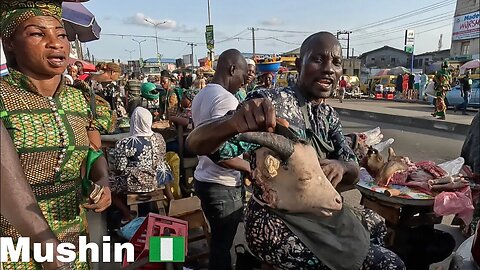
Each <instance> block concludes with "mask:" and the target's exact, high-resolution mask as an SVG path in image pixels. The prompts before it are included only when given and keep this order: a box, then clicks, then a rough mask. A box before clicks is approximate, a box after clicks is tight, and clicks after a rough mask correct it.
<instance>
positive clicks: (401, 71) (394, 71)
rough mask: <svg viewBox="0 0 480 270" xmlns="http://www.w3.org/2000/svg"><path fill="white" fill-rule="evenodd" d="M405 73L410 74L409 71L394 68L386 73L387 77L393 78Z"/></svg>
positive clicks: (402, 68)
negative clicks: (392, 76) (391, 76)
mask: <svg viewBox="0 0 480 270" xmlns="http://www.w3.org/2000/svg"><path fill="white" fill-rule="evenodd" d="M405 73H410V70H408V69H406V68H404V67H394V68H392V69H390V71H389V72H388V74H389V75H395V76H398V75H403V74H405Z"/></svg>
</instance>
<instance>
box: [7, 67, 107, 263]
mask: <svg viewBox="0 0 480 270" xmlns="http://www.w3.org/2000/svg"><path fill="white" fill-rule="evenodd" d="M9 71H10V75H9V76H6V77H3V78H2V80H1V81H0V119H1V120H2V121H3V123H4V125H5V127H6V128H7V130H8V131H9V133H10V136H11V137H12V141H13V143H14V145H15V147H16V150H17V152H18V156H19V159H20V163H21V165H22V168H23V170H24V172H25V175H26V178H27V181H28V182H29V183H30V186H31V188H32V190H33V193H34V194H35V197H36V199H37V201H38V205H39V206H40V209H41V210H42V213H43V215H44V216H45V218H46V220H47V222H48V224H49V225H50V228H51V229H52V231H53V232H54V233H55V234H56V236H57V238H58V239H59V240H60V241H61V242H69V243H73V244H75V246H77V247H78V239H79V238H78V237H79V236H80V235H87V220H86V215H85V210H84V209H83V208H82V207H80V204H81V203H83V198H82V196H81V176H80V167H81V164H82V161H83V160H84V159H85V157H86V155H87V151H88V149H89V140H88V137H87V127H88V126H90V125H91V124H92V125H93V126H95V127H96V128H97V129H99V130H104V131H107V130H110V129H111V127H110V126H108V123H111V118H110V120H105V119H102V121H97V120H98V119H97V120H96V121H93V122H91V121H90V117H89V111H88V110H89V107H88V101H87V100H86V98H85V96H84V95H83V94H82V92H81V91H79V90H78V89H75V88H73V87H71V86H67V85H65V84H64V83H63V82H62V83H61V84H60V87H59V89H58V90H57V91H56V93H55V95H54V96H53V97H45V96H42V95H40V94H39V93H38V90H37V88H36V87H35V86H34V85H33V84H32V83H31V82H30V80H29V79H28V77H27V76H25V75H23V74H22V73H20V72H18V71H16V70H13V69H10V70H9ZM108 112H109V110H108V107H107V108H102V107H101V106H97V116H106V117H107V118H109V117H108ZM110 115H111V114H110ZM104 124H107V125H104ZM0 236H1V237H12V238H13V239H14V241H15V239H17V238H18V237H20V236H21V235H20V234H19V233H18V232H17V230H16V229H15V228H14V227H13V226H12V225H11V224H10V223H9V222H8V220H6V219H5V218H4V217H3V216H0ZM3 268H4V269H42V268H41V265H39V264H36V263H34V262H33V261H30V262H28V263H13V262H6V263H3ZM76 269H89V265H88V264H86V263H79V262H77V263H76Z"/></svg>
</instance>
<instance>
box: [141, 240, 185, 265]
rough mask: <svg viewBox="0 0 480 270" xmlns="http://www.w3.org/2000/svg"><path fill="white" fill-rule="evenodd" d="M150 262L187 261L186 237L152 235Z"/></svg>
mask: <svg viewBox="0 0 480 270" xmlns="http://www.w3.org/2000/svg"><path fill="white" fill-rule="evenodd" d="M149 243H150V251H149V261H150V262H185V237H183V236H161V237H160V236H154V237H150V240H149Z"/></svg>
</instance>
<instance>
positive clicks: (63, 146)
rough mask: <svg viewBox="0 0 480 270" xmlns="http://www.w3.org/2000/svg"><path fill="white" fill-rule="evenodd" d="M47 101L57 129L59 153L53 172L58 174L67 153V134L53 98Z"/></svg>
mask: <svg viewBox="0 0 480 270" xmlns="http://www.w3.org/2000/svg"><path fill="white" fill-rule="evenodd" d="M47 99H48V102H49V104H50V106H51V109H52V112H53V117H54V118H55V124H56V125H57V128H58V136H59V146H60V151H59V153H58V156H57V165H56V166H55V168H54V170H55V172H56V173H58V172H59V171H60V167H61V166H62V164H63V161H64V160H65V156H66V153H67V148H68V133H67V129H66V128H65V125H64V124H63V121H62V117H61V115H60V113H59V111H58V108H57V104H56V102H55V98H53V97H47Z"/></svg>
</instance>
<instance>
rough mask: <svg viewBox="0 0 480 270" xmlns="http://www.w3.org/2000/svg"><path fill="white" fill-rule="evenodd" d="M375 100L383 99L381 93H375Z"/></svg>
mask: <svg viewBox="0 0 480 270" xmlns="http://www.w3.org/2000/svg"><path fill="white" fill-rule="evenodd" d="M375 98H376V99H382V98H383V93H381V92H377V93H376V94H375Z"/></svg>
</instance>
